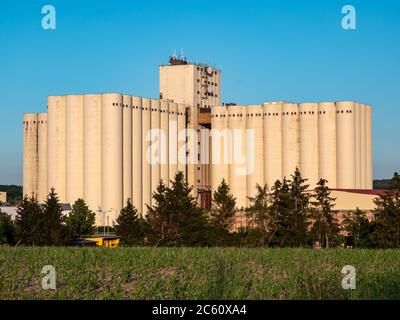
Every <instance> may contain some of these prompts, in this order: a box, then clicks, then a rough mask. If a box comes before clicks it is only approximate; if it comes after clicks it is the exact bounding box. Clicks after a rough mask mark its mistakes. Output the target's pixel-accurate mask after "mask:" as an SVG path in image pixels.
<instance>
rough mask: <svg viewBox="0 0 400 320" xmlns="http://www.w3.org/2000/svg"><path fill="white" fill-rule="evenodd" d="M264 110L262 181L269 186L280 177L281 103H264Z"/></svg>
mask: <svg viewBox="0 0 400 320" xmlns="http://www.w3.org/2000/svg"><path fill="white" fill-rule="evenodd" d="M263 111H264V183H266V184H267V185H268V187H269V188H271V187H272V186H273V185H274V183H275V182H276V180H281V179H282V105H281V103H278V102H273V103H265V104H264V105H263Z"/></svg>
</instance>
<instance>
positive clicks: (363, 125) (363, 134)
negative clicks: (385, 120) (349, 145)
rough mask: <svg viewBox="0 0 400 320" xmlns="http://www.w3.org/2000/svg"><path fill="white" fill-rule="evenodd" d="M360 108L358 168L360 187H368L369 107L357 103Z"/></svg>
mask: <svg viewBox="0 0 400 320" xmlns="http://www.w3.org/2000/svg"><path fill="white" fill-rule="evenodd" d="M357 107H358V108H359V110H360V111H359V114H360V142H359V144H360V147H359V148H358V149H359V150H357V152H358V151H359V155H358V156H357V159H359V160H358V161H359V163H360V168H359V170H357V172H359V175H360V180H361V184H360V189H368V184H367V107H366V105H365V104H359V103H358V104H357Z"/></svg>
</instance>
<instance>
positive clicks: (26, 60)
mask: <svg viewBox="0 0 400 320" xmlns="http://www.w3.org/2000/svg"><path fill="white" fill-rule="evenodd" d="M46 4H51V5H54V6H55V7H56V10H57V29H56V30H54V31H44V30H43V29H42V28H41V19H42V14H41V8H42V6H44V5H46ZM346 4H351V5H353V6H355V8H356V10H357V30H343V29H342V28H341V19H342V17H343V15H342V14H341V8H342V7H343V6H344V5H346ZM180 48H184V52H185V55H186V56H188V58H189V59H190V60H192V61H196V60H198V61H200V62H204V63H213V64H215V65H216V66H218V67H221V68H222V72H223V73H222V98H223V101H227V102H228V101H234V102H237V103H243V104H256V103H262V102H265V101H271V100H290V101H294V102H306V101H311V102H313V101H335V100H358V101H361V102H364V103H369V104H372V105H373V125H374V127H373V141H374V177H375V178H382V177H389V176H391V175H392V173H393V172H394V171H395V170H400V149H399V146H400V130H399V124H400V121H399V120H400V108H399V104H400V1H397V0H383V1H382V0H379V1H378V0H362V1H356V0H349V1H339V0H301V1H300V0H298V1H296V0H274V1H267V0H265V1H251V0H247V1H233V0H201V1H191V0H186V1H183V0H180V1H176V0H169V1H149V0H147V1H128V0H126V1H123V0H114V1H101V0H97V1H94V0H93V1H92V0H90V1H89V0H82V1H77V0H63V1H58V0H48V1H35V0H26V1H21V0H13V1H11V0H2V1H1V2H0V108H1V111H2V112H1V115H0V184H11V183H16V184H20V183H21V181H22V169H21V168H22V115H23V113H24V112H44V111H46V109H45V108H46V98H47V96H48V95H52V94H68V93H92V92H110V91H113V92H115V91H116V92H124V93H129V94H135V95H141V96H150V97H157V96H158V65H159V64H160V63H161V62H164V63H165V62H167V59H168V56H169V55H170V54H171V53H172V52H173V50H174V49H177V51H178V52H179V51H180Z"/></svg>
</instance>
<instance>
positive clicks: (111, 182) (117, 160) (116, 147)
mask: <svg viewBox="0 0 400 320" xmlns="http://www.w3.org/2000/svg"><path fill="white" fill-rule="evenodd" d="M122 108H123V107H122V95H121V94H116V93H110V94H102V96H101V202H102V209H103V210H104V211H105V212H107V216H108V217H109V218H110V220H109V221H106V224H107V223H110V224H112V223H113V220H115V219H116V218H117V216H118V215H119V213H120V210H121V208H122V203H123V199H122V197H123V171H122V168H123V159H122V158H123V154H122V153H123V151H122V145H123V137H122V136H123V133H122V132H123V130H122V129H123V128H122V123H123V121H122V119H123V116H122V113H123V110H122Z"/></svg>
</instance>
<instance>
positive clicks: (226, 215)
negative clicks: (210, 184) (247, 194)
mask: <svg viewBox="0 0 400 320" xmlns="http://www.w3.org/2000/svg"><path fill="white" fill-rule="evenodd" d="M212 202H213V207H212V209H211V212H210V218H211V222H212V223H213V224H214V225H215V226H217V227H219V228H221V229H225V230H229V228H230V227H231V226H232V224H233V220H234V217H235V212H236V198H234V197H233V195H232V194H230V188H229V186H228V184H227V183H226V181H225V179H222V181H221V183H220V185H219V186H218V188H217V190H216V191H214V194H213V201H212Z"/></svg>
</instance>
